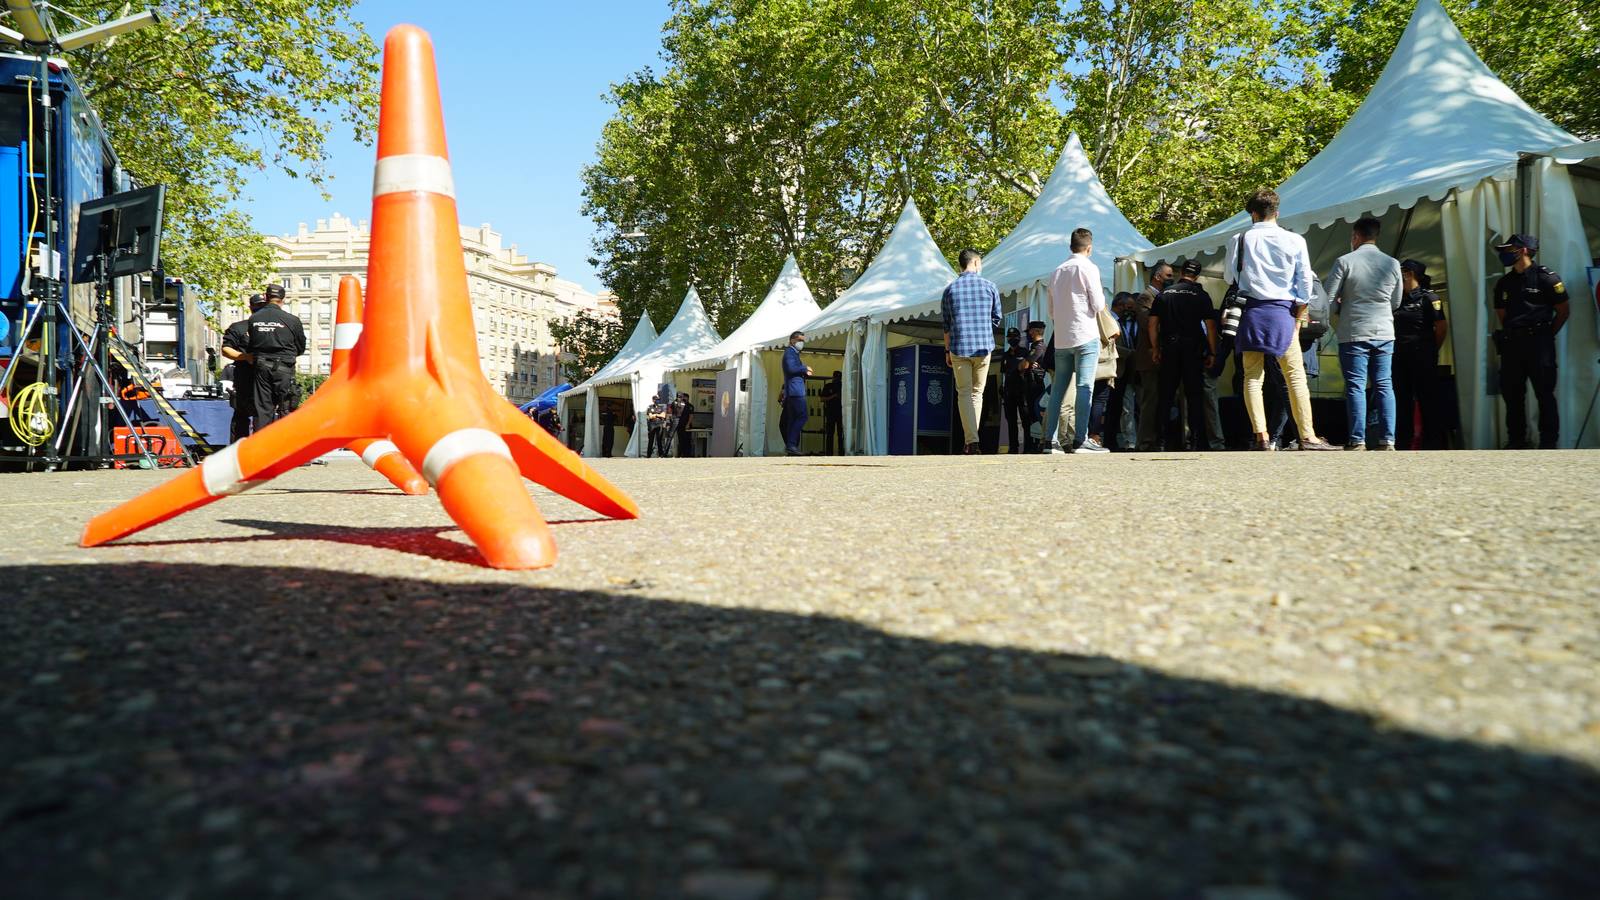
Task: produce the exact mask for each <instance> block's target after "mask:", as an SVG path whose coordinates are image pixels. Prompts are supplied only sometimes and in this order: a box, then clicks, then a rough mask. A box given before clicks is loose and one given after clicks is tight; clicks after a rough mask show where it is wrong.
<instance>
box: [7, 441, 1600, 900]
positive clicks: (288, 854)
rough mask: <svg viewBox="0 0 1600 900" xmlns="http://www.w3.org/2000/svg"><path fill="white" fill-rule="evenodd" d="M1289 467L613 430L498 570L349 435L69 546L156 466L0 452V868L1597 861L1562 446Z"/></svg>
mask: <svg viewBox="0 0 1600 900" xmlns="http://www.w3.org/2000/svg"><path fill="white" fill-rule="evenodd" d="M1327 456H1332V454H1326V455H1323V456H1322V457H1315V456H1312V455H1307V456H1305V457H1298V458H1297V457H1292V456H1289V455H1282V456H1280V457H1276V458H1274V457H1269V456H1266V455H1245V454H1230V455H1227V456H1206V457H1155V456H1152V457H1137V456H1129V457H1115V458H1112V459H1078V458H1071V457H1069V458H1066V459H1056V460H1050V459H1040V460H1032V459H1028V460H1009V461H994V460H988V461H983V460H959V461H949V460H943V461H941V460H909V461H880V460H861V461H844V462H845V464H844V465H842V466H835V465H827V464H819V463H823V462H824V461H809V462H808V463H789V462H780V461H764V460H731V461H718V460H707V461H683V462H677V461H672V462H666V463H655V462H638V461H616V462H611V463H607V464H606V472H607V473H608V474H609V475H611V476H613V477H614V478H615V479H616V480H617V481H618V482H619V483H620V484H622V485H623V486H624V487H627V488H629V489H630V490H633V491H635V493H636V495H637V497H638V499H639V500H640V503H641V505H642V506H643V507H644V508H645V510H646V518H645V519H642V520H641V521H639V522H633V523H609V522H594V521H590V520H589V517H588V516H587V514H586V513H583V512H582V511H581V510H578V509H577V508H576V507H572V506H570V505H566V504H563V503H560V502H557V501H554V500H552V499H551V498H550V497H549V495H548V494H545V493H544V492H542V491H539V492H536V493H537V496H538V497H539V501H540V503H541V505H542V506H544V507H545V509H546V512H547V513H548V514H549V515H551V517H552V518H555V519H557V520H560V521H564V522H566V523H567V524H562V525H557V526H556V535H557V540H558V541H559V542H560V544H561V547H562V551H563V554H564V556H563V560H562V562H561V563H560V564H559V565H558V567H557V568H556V569H555V570H553V571H551V572H545V573H499V572H491V571H488V570H485V569H482V568H480V567H479V566H478V565H477V564H476V557H475V554H474V553H473V552H472V551H471V549H470V547H467V546H465V545H463V544H462V543H461V541H460V536H459V534H458V533H456V532H455V531H454V530H453V529H452V528H451V527H450V526H449V523H448V521H447V520H445V519H444V518H443V517H442V514H441V513H440V512H439V509H438V505H437V502H436V501H434V500H432V499H410V498H403V497H400V496H399V495H398V493H391V492H387V491H384V490H379V489H377V488H378V485H374V483H373V479H374V478H375V476H372V475H371V474H370V473H367V472H365V471H364V470H362V469H359V468H357V467H355V466H343V465H334V466H329V467H326V468H325V469H310V470H304V471H302V472H297V473H293V474H291V475H290V476H288V477H286V478H284V479H281V484H278V485H275V486H274V487H273V488H268V489H263V490H262V491H259V492H254V493H251V494H246V495H242V496H240V497H236V498H230V499H228V500H226V501H224V502H222V503H218V504H216V505H214V506H212V507H208V508H207V509H206V510H204V511H201V512H198V513H195V514H192V515H191V516H186V517H184V518H181V519H179V520H176V521H174V522H172V523H169V524H167V525H164V526H161V527H158V528H156V529H152V530H151V531H149V532H146V533H144V534H142V535H140V536H138V537H137V538H135V539H134V540H132V541H130V542H126V543H124V544H123V545H120V546H117V547H114V548H106V549H104V550H98V551H83V550H78V549H76V548H74V547H72V546H70V541H69V539H68V535H70V534H71V533H72V532H73V531H75V528H74V527H73V524H74V523H76V524H81V522H82V520H83V519H84V518H86V517H87V515H88V514H89V513H90V512H91V511H97V510H98V509H101V508H104V507H105V506H106V505H108V504H109V503H111V502H114V501H115V499H117V498H120V497H124V496H129V495H131V494H133V493H135V492H137V491H138V490H140V489H142V488H143V487H144V486H147V485H148V484H152V483H155V482H156V481H159V480H160V479H161V478H163V477H166V475H165V474H164V473H93V474H75V475H74V474H69V475H60V476H15V477H12V476H7V477H4V478H0V512H4V513H7V514H8V515H11V516H14V517H19V518H25V519H26V520H27V521H29V522H30V523H31V527H30V530H29V531H27V532H26V533H25V534H23V535H22V537H21V540H20V541H19V544H20V546H19V547H17V548H16V549H15V550H14V551H13V552H12V553H11V554H10V556H9V558H8V560H7V562H6V564H5V565H3V566H0V585H3V586H4V587H3V592H0V596H3V597H4V601H3V607H0V684H4V685H6V688H5V690H4V692H3V694H0V716H3V717H4V720H5V721H6V722H8V724H9V725H10V727H9V728H7V729H5V730H4V731H3V732H0V879H3V880H0V883H4V884H6V885H8V888H7V889H6V892H7V894H8V895H10V896H21V897H104V896H119V897H188V896H193V897H202V896H290V897H311V896H315V897H643V896H652V897H654V896H662V897H705V898H746V897H749V898H755V897H773V898H781V897H836V898H848V897H857V898H865V897H903V898H942V897H973V896H978V895H988V896H997V897H1063V896H1084V897H1110V896H1116V897H1193V898H1210V900H1244V898H1254V900H1281V898H1284V897H1303V898H1305V897H1437V896H1463V897H1469V896H1470V897H1477V896H1482V897H1502V898H1518V897H1582V896H1595V895H1600V842H1597V841H1596V840H1595V839H1594V835H1595V834H1596V833H1600V773H1597V771H1596V769H1595V764H1596V762H1597V761H1600V753H1597V751H1596V744H1597V743H1600V725H1597V724H1596V723H1597V722H1600V714H1597V707H1596V695H1597V692H1600V688H1597V687H1596V679H1595V675H1596V674H1597V671H1600V667H1597V659H1600V629H1597V627H1596V621H1597V613H1596V610H1595V604H1594V600H1593V596H1592V584H1593V575H1594V568H1593V567H1594V559H1595V558H1596V553H1595V551H1596V550H1600V546H1597V539H1596V538H1595V537H1594V535H1595V533H1596V532H1595V529H1594V526H1596V525H1600V522H1597V521H1596V519H1600V513H1597V512H1596V511H1595V510H1594V509H1593V507H1594V503H1593V501H1594V499H1595V498H1596V496H1597V492H1596V490H1595V488H1596V482H1597V481H1600V475H1597V474H1596V472H1597V470H1600V465H1597V464H1596V463H1597V462H1600V457H1597V456H1594V455H1586V454H1576V453H1574V454H1528V455H1525V456H1524V457H1523V458H1524V459H1526V460H1530V461H1532V462H1531V463H1530V464H1537V465H1541V466H1547V467H1549V469H1548V471H1546V472H1544V473H1543V477H1542V478H1539V479H1536V480H1533V481H1530V483H1529V484H1527V485H1525V486H1523V487H1522V488H1521V489H1520V490H1519V492H1518V494H1517V495H1515V496H1502V495H1501V494H1499V493H1495V492H1494V490H1493V489H1497V488H1498V485H1496V484H1495V483H1494V482H1493V481H1492V480H1491V479H1492V478H1493V477H1494V476H1496V475H1497V474H1499V473H1501V471H1502V467H1503V466H1504V460H1506V459H1508V458H1509V457H1508V455H1507V454H1439V455H1433V454H1422V455H1414V454H1386V455H1379V454H1373V455H1362V456H1361V457H1360V458H1356V459H1351V458H1349V457H1350V456H1355V455H1354V454H1351V455H1349V456H1344V457H1337V458H1335V459H1333V460H1326V457H1327ZM1373 457H1377V459H1376V460H1374V459H1373ZM1213 485H1216V486H1226V490H1221V489H1211V488H1210V487H1208V486H1213ZM1307 485H1314V488H1313V489H1307V487H1306V486H1307ZM1286 498H1287V499H1286ZM1285 506H1288V507H1290V508H1295V507H1301V508H1303V512H1304V515H1303V516H1302V517H1300V518H1293V519H1290V522H1291V523H1292V524H1293V528H1290V529H1287V531H1288V533H1287V535H1286V534H1285V533H1284V529H1283V528H1281V527H1279V528H1277V529H1276V530H1272V531H1270V532H1269V530H1266V529H1252V528H1248V527H1246V526H1245V524H1244V522H1245V521H1246V520H1247V519H1246V517H1247V516H1250V517H1253V519H1254V520H1259V521H1266V522H1270V523H1271V524H1273V525H1274V526H1283V525H1285V519H1284V517H1283V516H1282V515H1279V514H1278V512H1277V511H1279V510H1282V509H1284V508H1285ZM1017 510H1024V511H1028V510H1031V513H1030V514H1029V515H1027V516H1023V517H1022V518H1023V520H1024V521H1022V522H1021V523H1020V526H1019V524H1018V522H1017V520H1016V518H1015V517H1014V515H1013V513H1015V512H1016V511H1017ZM1262 510H1272V511H1274V512H1273V515H1271V516H1266V515H1264V514H1263V512H1262ZM1526 547H1533V548H1535V549H1534V550H1532V551H1529V552H1528V553H1526V554H1524V555H1523V556H1521V557H1519V558H1518V559H1519V560H1520V561H1519V562H1517V563H1515V564H1508V563H1507V562H1506V561H1505V560H1506V558H1507V556H1508V554H1510V553H1511V552H1512V551H1515V550H1518V549H1519V548H1526Z"/></svg>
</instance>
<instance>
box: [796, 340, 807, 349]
mask: <svg viewBox="0 0 1600 900" xmlns="http://www.w3.org/2000/svg"><path fill="white" fill-rule="evenodd" d="M805 348H806V342H805V341H795V342H794V349H795V350H796V351H800V350H804V349H805Z"/></svg>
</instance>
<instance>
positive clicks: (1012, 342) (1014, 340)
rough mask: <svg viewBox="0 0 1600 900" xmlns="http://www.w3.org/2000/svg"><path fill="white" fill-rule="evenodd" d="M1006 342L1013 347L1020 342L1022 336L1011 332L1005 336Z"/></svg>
mask: <svg viewBox="0 0 1600 900" xmlns="http://www.w3.org/2000/svg"><path fill="white" fill-rule="evenodd" d="M1006 343H1008V344H1010V345H1011V346H1013V347H1015V346H1016V345H1018V344H1020V343H1022V338H1021V337H1019V336H1017V335H1014V334H1013V335H1010V336H1009V337H1007V338H1006Z"/></svg>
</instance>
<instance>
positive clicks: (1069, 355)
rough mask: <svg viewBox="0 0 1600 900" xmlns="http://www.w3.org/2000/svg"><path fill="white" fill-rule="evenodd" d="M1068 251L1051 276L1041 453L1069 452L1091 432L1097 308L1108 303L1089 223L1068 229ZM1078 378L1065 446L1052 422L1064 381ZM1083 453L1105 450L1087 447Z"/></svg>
mask: <svg viewBox="0 0 1600 900" xmlns="http://www.w3.org/2000/svg"><path fill="white" fill-rule="evenodd" d="M1071 247H1072V256H1071V257H1070V258H1068V259H1067V261H1066V262H1064V263H1062V264H1061V265H1060V266H1059V267H1057V268H1056V271H1055V274H1053V275H1051V276H1050V321H1051V324H1052V325H1053V326H1054V328H1055V342H1056V355H1055V363H1056V372H1055V378H1054V380H1052V381H1051V383H1050V406H1049V408H1048V409H1047V410H1046V412H1045V417H1044V426H1045V432H1046V433H1045V435H1044V437H1045V445H1044V452H1045V453H1063V452H1064V453H1071V452H1073V451H1074V450H1075V449H1077V448H1078V447H1079V446H1080V445H1082V444H1083V440H1084V438H1085V437H1087V436H1088V432H1089V399H1090V397H1091V396H1092V395H1093V393H1094V368H1095V363H1097V362H1099V360H1100V323H1099V318H1098V317H1099V314H1100V310H1102V309H1105V307H1106V298H1105V293H1104V289H1103V288H1102V287H1101V286H1100V267H1099V266H1096V265H1095V264H1094V261H1093V260H1091V259H1090V258H1089V252H1090V251H1091V250H1093V249H1094V235H1092V234H1090V233H1089V229H1087V228H1079V229H1077V230H1075V231H1073V232H1072V243H1071ZM1074 381H1076V382H1077V386H1078V393H1077V402H1076V404H1075V406H1074V407H1073V408H1074V410H1075V411H1076V415H1074V416H1073V420H1074V421H1073V428H1072V430H1073V438H1072V443H1071V444H1069V445H1068V446H1067V447H1066V448H1065V449H1063V448H1062V446H1061V444H1060V443H1059V442H1057V440H1056V423H1057V422H1058V421H1060V418H1061V402H1062V399H1063V398H1064V397H1065V396H1066V393H1067V385H1068V384H1070V383H1072V382H1074ZM1087 452H1098V453H1105V452H1106V451H1105V450H1104V449H1103V448H1100V447H1098V445H1097V446H1096V447H1091V448H1088V451H1087Z"/></svg>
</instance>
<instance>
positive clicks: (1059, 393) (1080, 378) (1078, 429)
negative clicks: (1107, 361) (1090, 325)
mask: <svg viewBox="0 0 1600 900" xmlns="http://www.w3.org/2000/svg"><path fill="white" fill-rule="evenodd" d="M1099 361H1100V342H1099V341H1098V340H1092V341H1090V342H1088V343H1087V344H1082V345H1079V346H1077V347H1068V348H1067V349H1065V350H1057V351H1056V375H1055V378H1054V379H1053V380H1052V381H1051V382H1050V406H1049V407H1048V408H1047V409H1046V410H1045V417H1044V440H1045V443H1049V442H1051V441H1053V440H1055V439H1056V428H1057V426H1058V423H1059V422H1060V421H1061V401H1062V399H1064V398H1065V397H1066V396H1067V383H1068V382H1071V381H1076V382H1077V383H1078V398H1077V402H1076V403H1075V404H1074V405H1073V407H1072V410H1073V416H1072V431H1073V441H1072V446H1074V447H1076V446H1078V445H1079V444H1081V443H1083V439H1084V437H1085V436H1086V435H1088V433H1089V417H1090V410H1089V398H1090V397H1091V396H1093V394H1094V365H1095V363H1097V362H1099Z"/></svg>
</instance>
